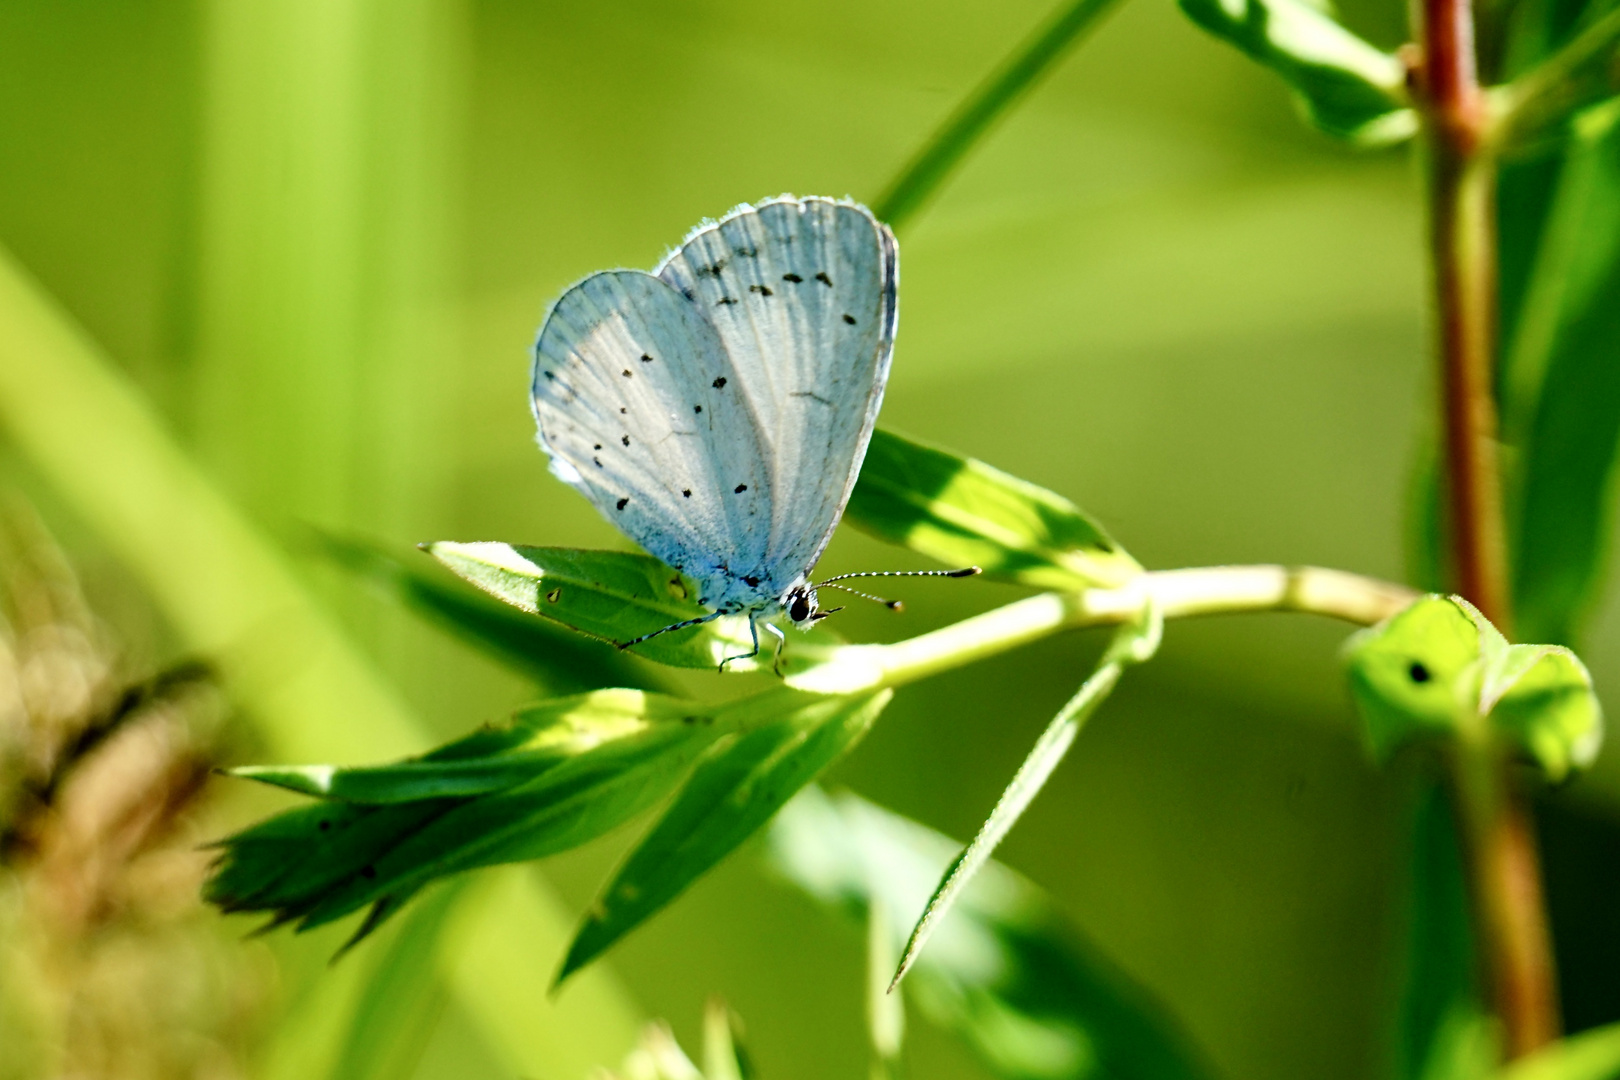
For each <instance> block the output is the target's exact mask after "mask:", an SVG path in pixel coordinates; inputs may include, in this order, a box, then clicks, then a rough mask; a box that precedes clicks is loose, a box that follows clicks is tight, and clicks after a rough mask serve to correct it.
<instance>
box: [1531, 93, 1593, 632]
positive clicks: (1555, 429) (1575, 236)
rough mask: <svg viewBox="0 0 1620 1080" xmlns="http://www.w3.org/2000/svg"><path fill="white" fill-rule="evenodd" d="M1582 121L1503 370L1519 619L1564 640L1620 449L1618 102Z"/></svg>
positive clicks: (1577, 607)
mask: <svg viewBox="0 0 1620 1080" xmlns="http://www.w3.org/2000/svg"><path fill="white" fill-rule="evenodd" d="M1578 127H1579V135H1578V137H1577V138H1576V140H1575V141H1574V142H1573V143H1572V144H1571V145H1570V147H1569V150H1568V154H1567V158H1566V162H1565V165H1564V168H1563V170H1562V172H1561V173H1560V175H1559V179H1558V184H1557V188H1556V194H1555V195H1554V202H1553V207H1552V210H1551V211H1550V216H1549V221H1548V223H1547V226H1546V227H1545V229H1544V230H1543V236H1542V240H1541V244H1540V246H1539V248H1538V250H1537V254H1536V262H1535V269H1534V271H1533V276H1532V278H1531V280H1530V283H1529V284H1528V285H1527V286H1526V295H1525V300H1524V304H1523V312H1522V314H1521V315H1520V317H1519V319H1518V322H1517V328H1516V332H1515V334H1514V338H1513V340H1512V342H1511V343H1510V348H1509V350H1508V356H1507V361H1506V368H1505V370H1504V373H1503V380H1502V386H1503V389H1502V393H1503V431H1504V437H1505V438H1506V440H1507V441H1508V443H1509V444H1510V445H1511V446H1514V447H1516V448H1517V456H1518V460H1519V467H1518V470H1517V472H1518V477H1519V480H1518V484H1517V485H1516V492H1515V494H1516V497H1514V498H1512V499H1511V500H1510V504H1511V505H1512V506H1514V507H1516V509H1517V513H1516V515H1515V520H1514V521H1513V522H1512V528H1513V533H1514V540H1515V543H1514V570H1515V572H1514V612H1515V619H1516V622H1517V625H1518V627H1519V628H1520V631H1521V632H1522V633H1523V634H1525V635H1526V636H1527V637H1528V638H1530V639H1531V640H1535V641H1549V642H1555V643H1560V644H1568V643H1571V642H1573V641H1574V640H1575V637H1576V634H1577V632H1578V630H1579V626H1580V623H1581V621H1582V619H1583V617H1584V616H1586V615H1587V614H1588V613H1589V612H1590V610H1591V607H1592V603H1593V600H1594V598H1595V596H1596V585H1597V581H1598V577H1599V574H1600V572H1601V570H1602V566H1603V561H1604V552H1605V550H1606V548H1607V546H1608V534H1609V529H1610V516H1611V515H1610V510H1611V507H1610V499H1609V490H1610V487H1611V485H1612V483H1613V477H1614V466H1615V455H1616V449H1617V447H1620V365H1617V364H1615V363H1613V362H1612V361H1613V358H1614V356H1615V355H1616V354H1617V352H1620V109H1607V110H1606V111H1604V112H1603V113H1599V114H1594V115H1592V116H1590V117H1588V118H1587V119H1586V120H1585V121H1584V122H1583V123H1582V124H1580V125H1578Z"/></svg>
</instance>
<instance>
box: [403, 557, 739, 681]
mask: <svg viewBox="0 0 1620 1080" xmlns="http://www.w3.org/2000/svg"><path fill="white" fill-rule="evenodd" d="M427 550H428V551H429V552H430V553H431V554H432V555H433V557H434V558H436V559H438V560H439V561H440V562H442V563H443V564H444V565H445V566H447V567H449V568H450V569H451V570H453V571H455V572H456V573H457V574H459V575H460V576H462V577H463V578H466V579H467V580H468V581H470V582H472V583H473V584H474V585H476V586H478V587H479V588H480V589H483V590H484V591H485V592H487V593H489V594H490V595H492V596H495V597H497V598H499V599H501V600H505V601H506V602H507V603H508V604H511V605H512V606H514V607H517V608H521V609H522V610H524V611H527V612H529V613H531V614H534V615H541V616H544V617H545V618H547V619H552V620H554V621H556V622H559V623H561V624H562V625H564V626H567V627H570V628H572V629H574V630H577V631H579V632H580V633H583V634H588V635H590V636H591V637H595V638H600V639H601V640H603V641H610V642H614V643H618V642H625V641H631V640H634V639H635V638H638V637H640V636H641V635H643V634H650V633H652V632H653V631H655V630H660V629H662V628H664V627H666V626H671V625H673V624H675V623H678V622H682V621H685V620H687V619H695V618H701V617H703V616H704V615H707V614H710V610H709V609H708V608H706V607H704V606H703V605H702V604H701V603H699V600H700V599H701V597H699V595H698V586H697V583H696V582H695V581H693V580H692V579H691V578H689V577H687V576H686V575H685V574H681V573H678V572H676V571H674V570H672V569H670V568H669V567H667V566H665V565H664V564H663V563H661V562H659V561H658V560H657V559H655V558H653V557H652V556H651V555H636V554H631V553H629V552H623V551H581V550H578V549H575V548H542V547H524V546H521V545H514V544H502V543H497V542H483V543H470V544H461V543H454V542H451V541H444V540H441V541H439V542H437V543H433V544H429V545H427ZM753 647H754V646H753V638H752V636H751V635H750V633H749V629H748V620H747V618H745V617H742V616H727V617H725V618H720V619H716V620H714V621H712V622H709V623H705V624H703V625H701V626H693V627H689V628H687V629H685V630H674V631H671V632H670V633H667V634H660V635H659V636H658V637H655V638H652V639H651V640H649V641H645V642H642V643H641V644H640V645H636V646H634V647H633V648H634V651H635V652H636V654H637V655H639V656H644V657H646V658H647V659H649V660H656V661H658V662H659V663H661V664H669V665H672V666H674V667H700V668H703V667H706V668H713V667H718V666H719V665H720V662H721V661H722V660H725V659H727V658H729V657H735V656H742V655H746V654H748V653H750V652H752V651H753Z"/></svg>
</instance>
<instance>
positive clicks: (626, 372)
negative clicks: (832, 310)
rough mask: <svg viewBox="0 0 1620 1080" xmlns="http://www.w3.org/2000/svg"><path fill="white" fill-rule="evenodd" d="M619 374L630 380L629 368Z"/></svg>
mask: <svg viewBox="0 0 1620 1080" xmlns="http://www.w3.org/2000/svg"><path fill="white" fill-rule="evenodd" d="M844 318H846V319H847V318H849V316H848V315H845V316H844ZM619 374H621V375H623V376H624V377H625V378H627V379H628V378H630V369H629V368H625V369H624V370H623V371H621V372H619Z"/></svg>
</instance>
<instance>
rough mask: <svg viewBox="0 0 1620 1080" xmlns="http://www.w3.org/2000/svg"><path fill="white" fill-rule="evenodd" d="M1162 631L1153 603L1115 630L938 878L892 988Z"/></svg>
mask: <svg viewBox="0 0 1620 1080" xmlns="http://www.w3.org/2000/svg"><path fill="white" fill-rule="evenodd" d="M1163 630H1164V620H1163V618H1162V617H1161V616H1160V615H1159V612H1158V609H1157V608H1152V607H1150V608H1149V609H1148V610H1147V612H1146V613H1145V614H1144V617H1143V621H1142V622H1140V623H1130V624H1127V625H1125V626H1122V627H1120V628H1119V630H1118V631H1117V632H1116V633H1115V636H1114V640H1113V642H1112V643H1111V644H1110V645H1109V647H1108V651H1107V652H1106V653H1104V654H1103V658H1102V660H1101V661H1100V662H1099V663H1098V665H1097V670H1096V671H1094V672H1092V674H1091V676H1090V677H1089V678H1087V679H1086V681H1085V682H1084V683H1082V684H1081V685H1080V689H1079V690H1077V691H1076V692H1075V695H1074V696H1073V697H1072V698H1070V699H1069V700H1068V701H1067V702H1066V703H1065V704H1064V706H1063V708H1061V709H1059V710H1058V713H1057V715H1056V716H1054V717H1053V718H1052V721H1051V723H1049V724H1048V725H1047V726H1046V730H1045V731H1043V732H1041V737H1040V738H1039V739H1037V740H1036V741H1035V746H1034V748H1033V749H1031V750H1030V752H1029V755H1028V756H1027V757H1025V758H1024V762H1023V764H1021V765H1020V766H1019V767H1018V772H1017V773H1015V774H1014V775H1013V778H1012V781H1011V782H1010V783H1008V785H1007V788H1006V790H1005V791H1003V792H1002V793H1001V798H999V799H997V800H996V805H995V807H994V809H992V810H991V811H990V816H989V817H988V818H986V819H985V822H984V824H983V825H981V826H980V827H979V831H978V834H977V835H975V836H974V837H973V842H972V843H970V844H968V846H967V847H965V848H963V849H962V852H961V854H959V855H958V856H957V857H956V859H955V860H954V861H952V863H951V865H950V866H949V867H948V868H947V869H946V871H945V873H944V875H943V876H942V877H941V878H940V881H939V885H938V886H937V887H936V888H935V889H934V895H932V896H930V897H929V898H928V903H927V904H926V905H925V906H924V907H923V911H922V915H921V916H920V917H919V918H918V919H917V925H916V926H915V927H914V928H913V929H912V931H911V936H910V938H909V939H907V941H906V947H905V949H904V950H903V951H902V952H901V954H900V964H899V966H898V967H897V968H896V969H895V973H894V979H893V981H892V982H891V983H890V984H889V985H890V988H891V989H893V988H894V987H895V986H898V985H899V984H900V980H901V979H903V978H905V975H906V971H907V970H908V969H909V968H910V967H911V965H912V964H914V963H916V961H917V957H918V955H919V954H921V952H922V949H923V946H924V945H925V944H926V943H927V941H928V938H929V936H930V935H931V934H932V933H933V931H934V928H935V927H936V926H938V925H939V921H940V920H941V919H943V918H944V917H945V915H946V913H947V912H949V911H950V909H951V905H952V904H954V903H955V902H956V900H957V898H958V897H959V896H960V895H961V893H962V890H963V889H965V888H966V887H967V884H968V882H970V881H972V880H973V875H974V874H976V873H978V872H979V870H980V869H981V868H982V867H983V866H984V865H985V864H986V863H987V862H989V861H990V855H991V854H992V853H993V852H994V851H995V849H996V847H997V846H998V845H999V844H1000V843H1001V841H1002V839H1003V838H1005V837H1006V835H1007V833H1008V832H1010V831H1011V830H1012V827H1013V826H1014V825H1016V824H1017V823H1018V819H1019V818H1020V817H1022V816H1023V813H1024V811H1025V810H1026V809H1028V807H1029V804H1030V803H1031V802H1033V801H1034V799H1035V796H1036V795H1038V794H1040V791H1041V788H1043V787H1045V786H1046V781H1047V780H1048V779H1050V778H1051V775H1052V771H1053V770H1054V769H1056V768H1057V767H1058V763H1059V762H1061V761H1062V760H1063V757H1064V755H1065V754H1067V753H1068V752H1069V747H1070V746H1071V745H1073V743H1074V740H1075V737H1076V736H1077V735H1079V734H1080V728H1081V727H1082V726H1083V725H1084V724H1085V722H1086V721H1087V720H1089V719H1090V718H1091V714H1092V713H1093V712H1095V711H1096V710H1097V706H1099V705H1101V704H1102V703H1103V702H1104V701H1106V700H1107V698H1108V695H1109V694H1110V693H1112V692H1113V690H1114V686H1115V684H1116V683H1118V682H1119V677H1120V675H1121V674H1123V673H1124V671H1125V667H1126V665H1127V664H1134V663H1140V662H1141V661H1143V660H1146V659H1148V658H1149V657H1151V656H1152V655H1153V654H1154V652H1156V651H1157V650H1158V647H1159V638H1160V635H1161V634H1162V633H1163Z"/></svg>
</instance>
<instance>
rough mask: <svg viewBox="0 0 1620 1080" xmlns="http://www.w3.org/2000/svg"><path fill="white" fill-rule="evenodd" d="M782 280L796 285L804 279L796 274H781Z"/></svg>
mask: <svg viewBox="0 0 1620 1080" xmlns="http://www.w3.org/2000/svg"><path fill="white" fill-rule="evenodd" d="M782 280H783V281H791V282H793V284H795V285H797V284H798V283H799V282H801V281H803V280H804V278H802V277H800V276H799V275H798V274H783V275H782Z"/></svg>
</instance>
